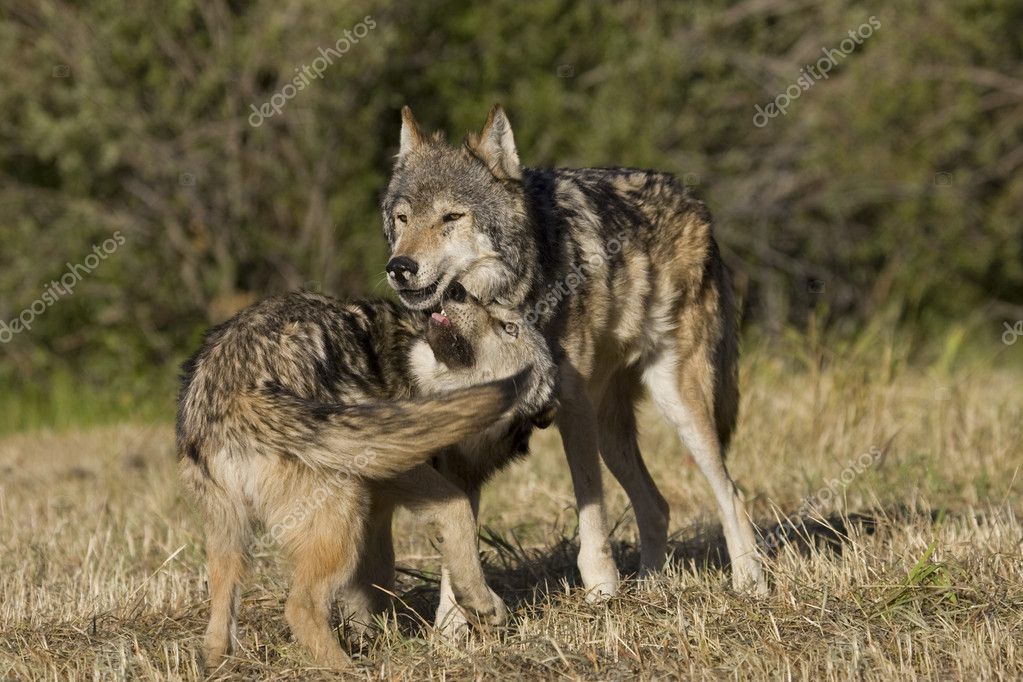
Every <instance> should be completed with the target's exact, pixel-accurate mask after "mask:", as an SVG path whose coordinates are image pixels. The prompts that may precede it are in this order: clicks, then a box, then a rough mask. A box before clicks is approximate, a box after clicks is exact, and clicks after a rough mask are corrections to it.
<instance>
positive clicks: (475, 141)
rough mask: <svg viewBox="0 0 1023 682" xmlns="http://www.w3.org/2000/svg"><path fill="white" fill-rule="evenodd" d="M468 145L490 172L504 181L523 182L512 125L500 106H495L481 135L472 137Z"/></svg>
mask: <svg viewBox="0 0 1023 682" xmlns="http://www.w3.org/2000/svg"><path fill="white" fill-rule="evenodd" d="M468 144H469V146H470V147H472V149H473V150H474V151H475V152H476V153H477V154H478V155H479V157H480V158H481V159H483V161H484V163H486V164H487V166H489V167H490V172H491V173H493V174H494V176H496V177H498V178H501V179H502V180H521V179H522V167H521V166H520V165H519V152H518V150H516V149H515V137H514V136H513V135H512V129H511V123H509V122H508V117H507V116H506V115H505V113H504V109H502V108H501V105H500V104H495V105H494V108H493V109H491V110H490V115H489V116H487V122H486V123H484V124H483V130H481V131H480V134H479V135H470V136H469V140H468Z"/></svg>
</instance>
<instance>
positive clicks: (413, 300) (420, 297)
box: [398, 280, 440, 306]
mask: <svg viewBox="0 0 1023 682" xmlns="http://www.w3.org/2000/svg"><path fill="white" fill-rule="evenodd" d="M439 282H440V280H438V281H437V282H434V283H433V284H431V285H430V286H428V287H423V288H422V289H398V296H400V297H401V300H402V301H403V302H404V303H405V305H410V306H416V305H419V304H421V303H426V302H427V301H429V300H430V299H431V298H432V297H433V295H434V294H435V293H437V284H438V283H439Z"/></svg>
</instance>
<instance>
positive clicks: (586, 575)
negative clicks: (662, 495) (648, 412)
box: [557, 373, 618, 601]
mask: <svg viewBox="0 0 1023 682" xmlns="http://www.w3.org/2000/svg"><path fill="white" fill-rule="evenodd" d="M562 376H563V377H564V376H565V374H564V373H562ZM561 398H562V400H561V409H560V411H559V412H558V416H557V422H558V430H559V431H560V432H561V440H562V443H563V444H564V446H565V455H566V457H568V466H569V469H570V471H571V473H572V486H573V487H574V488H575V497H576V503H577V504H578V505H579V560H578V565H579V573H580V574H581V575H582V579H583V586H584V587H585V588H586V591H587V595H586V598H587V599H588V600H589V601H599V600H601V599H605V598H607V597H610V596H612V595H613V594H615V593H616V592H617V591H618V568H617V567H616V566H615V562H614V557H613V556H612V555H611V543H610V541H609V538H608V535H609V533H608V528H607V520H606V515H605V512H604V490H603V487H602V485H601V480H600V478H601V477H600V459H599V455H598V447H597V446H598V442H597V434H598V425H597V413H596V410H595V409H594V407H593V404H592V402H591V401H590V399H589V397H588V396H587V395H586V391H585V390H582V386H581V383H580V382H579V381H566V382H565V384H564V386H563V387H562V396H561Z"/></svg>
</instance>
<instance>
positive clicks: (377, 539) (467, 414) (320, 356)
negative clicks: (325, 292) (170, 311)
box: [177, 283, 555, 666]
mask: <svg viewBox="0 0 1023 682" xmlns="http://www.w3.org/2000/svg"><path fill="white" fill-rule="evenodd" d="M451 289H452V290H453V291H454V292H455V295H453V296H452V298H453V300H452V301H451V302H450V303H449V306H450V307H451V309H452V311H453V312H451V313H449V314H450V315H451V317H448V316H446V315H442V314H441V313H439V312H438V313H435V314H434V315H432V316H429V317H428V316H426V315H424V314H422V313H418V312H414V311H410V310H408V309H405V308H403V307H401V306H399V305H398V304H396V303H394V302H387V301H379V300H378V301H354V302H341V301H337V300H335V299H332V298H329V297H326V296H321V295H319V294H315V293H310V292H299V293H292V294H287V295H283V296H278V297H273V298H270V299H267V300H265V301H262V302H260V303H257V304H255V305H253V306H251V307H249V308H248V309H246V310H244V311H242V312H241V313H239V314H238V315H237V316H236V317H234V318H233V319H231V320H229V321H228V322H226V323H224V324H223V325H220V326H218V327H215V328H213V329H212V330H210V331H209V332H208V333H207V336H206V338H205V340H204V342H203V344H202V347H201V348H200V349H199V351H198V352H197V353H196V354H195V355H194V356H193V357H192V358H191V359H189V360H188V361H187V362H186V363H185V365H184V367H183V376H182V388H181V392H180V394H179V398H178V420H177V449H178V453H179V463H180V464H179V468H180V474H181V478H182V480H183V482H184V484H185V486H186V488H187V489H188V490H189V491H190V492H191V494H192V496H193V497H194V499H195V500H196V502H197V505H198V507H199V509H200V510H201V512H202V514H203V517H204V521H205V524H204V525H205V530H206V554H207V566H208V575H209V589H210V608H211V612H210V620H209V625H208V627H207V629H206V634H205V654H206V661H207V665H208V666H216V665H218V663H219V662H220V661H221V660H222V659H223V657H224V656H225V655H226V654H227V653H228V652H229V651H230V649H231V648H232V646H233V642H234V641H235V639H236V619H237V609H238V605H239V583H240V581H241V579H242V577H243V575H244V573H245V569H246V565H247V563H248V562H247V552H248V548H249V545H250V543H251V539H252V534H253V531H254V528H255V527H256V526H257V525H259V524H261V525H262V526H264V527H265V528H268V529H269V530H270V534H271V536H272V537H273V539H274V540H277V541H278V542H280V544H281V545H282V546H283V547H284V549H285V551H286V553H287V554H288V555H289V556H290V558H291V560H292V562H293V563H294V577H293V584H292V588H291V592H290V595H289V597H288V600H287V603H286V606H285V617H286V619H287V621H288V624H289V625H290V627H291V630H292V632H293V634H294V636H295V638H296V639H297V640H298V641H299V642H300V643H301V644H302V645H303V646H305V647H306V648H307V649H308V650H309V652H310V653H311V655H312V657H313V658H314V659H315V660H316V661H317V662H319V663H322V664H326V665H332V666H345V665H347V664H348V663H349V659H348V657H347V655H346V654H345V653H344V652H343V650H342V649H341V646H340V644H339V643H338V641H337V639H336V637H335V636H334V634H333V632H332V631H331V628H330V625H329V614H330V606H331V599H332V596H333V594H334V592H335V591H336V590H337V589H338V588H339V587H344V599H345V604H346V606H347V608H348V611H349V612H350V613H351V614H352V616H353V618H354V620H355V621H356V623H361V624H366V623H367V622H369V620H370V618H371V617H372V615H373V614H374V613H376V612H379V611H380V610H382V609H383V608H384V607H385V606H386V604H385V602H384V600H383V596H384V595H385V593H386V591H388V590H390V589H391V588H392V587H393V583H394V553H393V545H392V542H391V523H390V521H391V514H392V512H393V509H394V507H395V506H396V505H402V506H405V507H407V508H412V509H414V510H415V511H416V512H417V513H419V514H420V515H421V516H422V517H423V518H425V520H426V521H427V522H428V523H429V524H430V525H431V526H433V527H435V528H436V530H437V532H438V534H439V536H440V538H441V543H440V546H441V548H442V553H443V563H444V575H445V576H447V581H448V585H449V586H448V594H449V598H450V599H452V600H454V602H457V605H458V608H459V617H460V619H462V620H464V619H465V618H472V619H475V620H478V621H479V622H483V623H488V624H500V623H502V622H503V621H504V619H505V617H506V610H505V607H504V604H503V602H502V601H501V600H500V598H499V597H497V595H495V594H494V593H493V592H492V591H491V590H490V589H489V588H488V587H487V585H486V582H485V580H484V577H483V571H482V567H481V565H480V562H479V555H478V552H477V548H476V526H475V516H474V511H473V509H472V505H471V503H470V501H469V499H468V498H467V497H466V495H465V493H464V492H463V491H462V490H461V489H460V488H458V487H457V486H455V485H453V484H452V483H451V482H449V481H448V480H447V479H446V478H445V477H444V475H442V474H441V473H440V472H438V471H437V470H436V469H434V468H433V467H431V466H429V465H428V464H426V462H428V461H429V460H431V459H437V458H438V457H440V456H441V455H442V454H444V455H445V456H447V457H449V458H452V461H457V458H471V457H472V455H473V453H475V452H477V451H486V452H488V453H491V452H495V451H497V452H500V451H501V450H502V448H503V449H505V450H507V451H508V456H507V457H508V458H509V459H510V458H511V457H513V456H515V455H517V454H520V453H521V452H522V451H523V450H524V445H523V443H524V442H528V433H529V431H530V430H531V428H532V424H533V421H534V420H536V419H537V418H538V415H542V414H547V413H549V412H550V410H551V409H553V408H552V407H551V403H552V401H553V396H554V391H555V388H554V380H553V374H554V372H553V371H552V370H553V359H551V357H550V355H549V351H548V346H547V344H546V342H545V340H544V339H543V337H541V336H540V335H539V333H538V332H534V331H531V330H530V329H529V328H528V327H523V330H522V331H521V332H520V329H519V327H518V326H517V323H516V321H515V320H513V319H511V318H510V317H507V316H504V317H502V318H501V319H498V318H495V317H494V316H493V315H492V314H491V313H488V312H486V311H485V310H484V309H483V308H482V307H481V306H479V305H478V303H476V302H475V301H473V300H471V299H468V298H466V297H465V296H464V290H463V289H461V287H460V286H459V285H458V284H457V283H455V285H453V286H452V287H451ZM453 320H473V321H475V322H474V324H476V325H477V326H478V329H477V330H476V333H474V334H465V333H462V331H461V330H460V329H458V328H456V327H455V323H454V322H453ZM459 326H460V327H464V328H468V327H469V325H466V324H461V325H459ZM534 365H537V369H539V370H540V371H539V372H538V371H534V370H533V366H534ZM417 371H418V372H420V373H421V374H422V378H423V380H424V385H425V386H426V387H427V390H428V391H429V395H428V396H424V395H423V393H424V389H423V388H421V387H420V385H419V383H418V379H417ZM460 442H462V447H459V444H460ZM466 461H471V459H467V460H466ZM452 608H453V607H452Z"/></svg>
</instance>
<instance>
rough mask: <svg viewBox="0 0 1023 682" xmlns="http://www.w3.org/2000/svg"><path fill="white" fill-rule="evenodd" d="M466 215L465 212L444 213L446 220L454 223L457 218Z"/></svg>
mask: <svg viewBox="0 0 1023 682" xmlns="http://www.w3.org/2000/svg"><path fill="white" fill-rule="evenodd" d="M464 215H465V214H464V213H446V214H444V222H446V223H453V222H455V221H456V220H459V219H460V218H461V217H462V216H464Z"/></svg>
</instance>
